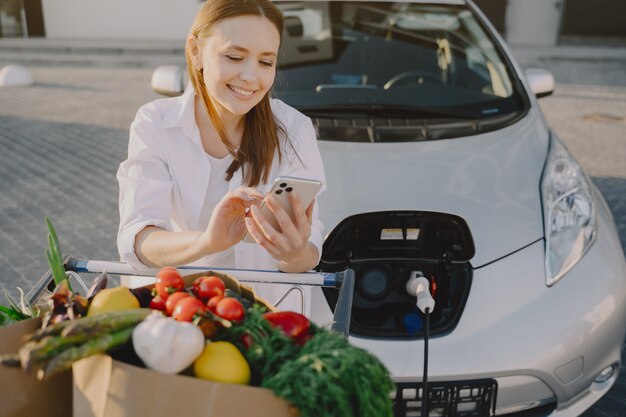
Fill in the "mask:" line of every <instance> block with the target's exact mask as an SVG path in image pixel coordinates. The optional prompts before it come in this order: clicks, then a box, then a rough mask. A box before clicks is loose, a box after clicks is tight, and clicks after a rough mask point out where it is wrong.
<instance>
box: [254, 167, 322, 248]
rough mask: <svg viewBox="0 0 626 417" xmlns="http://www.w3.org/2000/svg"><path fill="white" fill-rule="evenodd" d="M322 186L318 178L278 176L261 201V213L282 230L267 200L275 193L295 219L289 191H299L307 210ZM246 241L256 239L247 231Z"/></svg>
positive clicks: (277, 228)
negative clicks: (266, 202)
mask: <svg viewBox="0 0 626 417" xmlns="http://www.w3.org/2000/svg"><path fill="white" fill-rule="evenodd" d="M320 188H322V183H321V182H320V181H317V180H311V179H307V178H296V177H278V178H276V180H274V185H273V186H272V190H271V191H270V192H269V193H268V194H267V195H266V196H265V199H264V200H263V202H262V203H261V207H260V209H261V214H263V217H265V219H266V220H267V221H268V223H269V224H270V225H272V227H273V228H274V229H276V230H278V231H280V230H281V229H280V225H279V224H278V221H277V220H276V218H275V217H274V214H273V213H272V211H271V210H270V209H269V207H268V206H267V205H266V204H265V201H266V200H267V198H268V197H269V196H270V195H272V194H273V195H274V197H275V198H276V201H278V203H279V204H280V205H281V206H282V208H283V209H285V211H286V212H287V214H289V217H291V219H292V220H293V219H294V216H293V211H292V210H291V203H290V202H289V193H290V192H292V191H295V192H297V193H298V196H299V197H300V201H301V203H302V207H303V208H304V209H305V210H306V208H307V207H309V204H311V202H312V201H313V199H314V198H315V196H316V195H317V193H318V192H319V190H320ZM242 240H243V241H244V242H248V243H254V242H255V240H254V238H253V237H252V235H251V234H250V233H248V232H247V231H246V233H245V234H244V235H243V239H242Z"/></svg>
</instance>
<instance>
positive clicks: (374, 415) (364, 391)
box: [261, 329, 395, 417]
mask: <svg viewBox="0 0 626 417" xmlns="http://www.w3.org/2000/svg"><path fill="white" fill-rule="evenodd" d="M261 386H263V387H266V388H269V389H271V390H272V391H274V393H275V394H276V395H278V396H280V397H283V398H285V399H286V400H288V401H289V402H291V403H292V404H293V405H295V406H296V407H297V408H298V409H299V411H300V416H301V417H314V416H315V417H317V416H320V415H323V416H325V417H335V416H336V417H340V416H341V417H346V416H360V417H391V416H392V415H393V410H392V401H391V397H390V393H391V392H393V391H394V390H395V386H394V384H393V382H392V381H391V379H390V377H389V372H388V371H387V370H386V369H385V367H384V366H383V365H382V364H381V363H380V361H379V360H378V359H377V358H376V357H374V356H373V355H371V354H370V353H368V352H366V351H365V350H363V349H360V348H357V347H354V346H352V345H350V344H349V343H348V341H347V340H345V339H344V337H343V336H341V335H339V334H336V333H331V332H329V331H327V330H324V329H318V331H317V332H316V334H315V335H314V336H313V337H312V338H311V340H309V341H308V342H307V343H306V344H305V345H304V347H303V348H302V350H301V351H300V352H299V353H298V355H297V356H296V357H295V358H293V359H292V360H290V361H287V362H285V363H284V364H283V365H282V366H280V368H279V369H278V371H277V372H276V373H275V374H273V375H268V376H267V377H266V378H264V379H263V381H262V383H261Z"/></svg>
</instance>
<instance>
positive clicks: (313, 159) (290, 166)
mask: <svg viewBox="0 0 626 417" xmlns="http://www.w3.org/2000/svg"><path fill="white" fill-rule="evenodd" d="M287 134H288V136H289V140H290V142H291V146H292V149H290V147H289V146H288V147H287V149H286V151H285V158H286V160H287V166H286V170H285V171H284V172H281V175H287V176H292V177H300V178H309V179H314V180H318V181H320V182H321V183H322V188H320V191H319V192H318V193H317V196H316V198H315V203H314V205H313V216H312V223H311V236H310V237H309V242H311V243H313V244H314V245H315V246H316V247H317V251H318V255H319V257H318V259H317V261H318V262H319V260H320V258H321V256H322V245H323V244H324V225H323V224H322V222H321V221H320V219H319V204H318V198H319V196H320V194H321V193H322V192H323V191H324V190H325V189H326V176H325V175H324V165H323V163H322V157H321V155H320V150H319V147H318V145H317V135H316V133H315V128H314V127H313V123H312V122H311V119H309V118H308V117H304V121H303V123H302V125H301V127H300V129H299V130H298V131H297V132H296V133H295V134H291V133H290V132H287ZM294 151H295V152H294Z"/></svg>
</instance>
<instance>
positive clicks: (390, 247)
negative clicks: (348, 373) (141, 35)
mask: <svg viewBox="0 0 626 417" xmlns="http://www.w3.org/2000/svg"><path fill="white" fill-rule="evenodd" d="M277 4H278V6H279V7H280V8H281V9H282V10H283V11H284V14H285V16H286V27H285V32H284V35H283V44H282V46H281V51H282V56H281V57H280V61H281V62H282V64H281V65H282V67H281V68H280V71H279V76H278V77H277V81H276V85H275V92H274V94H275V96H277V97H279V98H281V99H282V100H284V101H285V102H287V103H288V104H290V105H292V106H294V107H296V108H298V109H299V110H300V111H302V112H303V113H305V114H307V115H308V116H309V117H311V119H312V120H313V123H314V125H315V127H316V129H317V133H318V139H319V146H320V149H321V152H322V156H323V161H324V165H325V168H326V178H327V181H328V188H327V189H326V191H325V192H324V193H323V194H322V196H321V197H320V200H319V204H320V207H321V211H320V215H321V219H322V221H323V223H324V225H325V227H326V230H327V231H328V235H327V238H326V241H325V244H324V251H323V255H322V261H321V263H320V265H319V266H318V269H319V270H320V271H340V270H343V269H346V268H351V269H353V270H354V271H355V274H356V275H355V276H356V284H355V290H354V294H353V300H352V310H351V321H350V340H351V342H352V343H353V344H355V345H358V346H361V347H363V348H365V349H367V350H369V351H371V352H373V353H374V354H376V355H377V356H378V357H379V358H380V359H381V360H382V361H383V362H384V363H385V365H386V366H387V367H388V369H389V370H390V372H391V374H392V376H393V378H394V380H395V381H396V382H397V384H398V392H397V395H396V396H395V413H396V415H398V416H404V415H406V416H411V415H420V413H421V395H422V394H421V381H422V377H423V369H424V348H425V340H424V339H425V326H424V324H425V323H424V322H425V320H424V319H425V316H424V314H423V313H422V312H421V311H418V309H417V307H416V297H415V295H414V294H409V293H407V290H406V283H407V281H408V280H409V278H410V277H411V276H414V277H418V276H422V275H423V276H424V277H426V279H427V280H428V281H429V282H430V287H431V292H433V293H434V301H435V307H434V309H433V310H432V312H431V314H430V316H429V322H430V326H429V332H430V342H429V352H430V353H429V355H428V381H429V393H430V394H429V397H430V400H429V401H430V404H429V412H430V415H431V416H434V415H443V416H470V415H471V416H475V415H494V414H495V415H507V414H513V413H520V414H515V416H531V415H532V416H548V415H550V416H576V415H579V414H581V413H582V412H584V411H585V410H586V409H587V408H589V407H590V406H591V405H592V404H593V403H594V402H596V401H597V400H598V399H599V398H600V397H602V396H603V395H604V394H605V393H606V392H607V391H608V390H609V389H611V387H612V386H613V384H614V383H615V381H616V379H617V377H618V374H619V370H620V365H621V364H620V360H621V359H620V352H621V349H622V343H623V341H624V336H625V333H626V263H625V261H624V254H623V251H622V247H621V245H620V242H619V239H618V236H617V233H616V228H615V225H614V221H613V218H612V216H611V213H610V211H609V209H608V208H607V205H606V203H605V201H604V199H603V197H602V195H601V194H600V193H599V192H598V190H597V189H596V187H595V186H594V185H593V184H592V182H591V181H590V180H589V178H588V177H587V176H586V175H585V173H584V172H583V171H582V170H581V168H580V166H579V165H578V164H577V162H576V161H575V160H574V158H573V157H572V155H571V154H570V153H569V152H568V150H567V149H566V147H565V146H564V145H563V143H562V142H561V141H560V140H559V139H558V137H556V135H555V134H554V132H553V131H552V130H550V128H549V127H548V126H547V125H546V122H545V120H544V117H543V116H542V113H541V110H540V108H539V106H538V104H537V100H536V98H537V97H541V96H544V95H549V94H551V93H552V90H553V88H554V80H553V78H552V76H551V74H550V73H549V72H547V71H543V70H539V69H536V70H527V71H526V72H523V71H522V70H521V69H520V68H519V66H518V65H517V64H516V63H515V61H514V59H513V57H512V56H511V53H510V51H509V50H508V48H507V46H506V45H505V44H504V42H503V40H502V39H501V38H500V37H499V36H498V34H497V33H496V31H495V29H494V28H493V27H492V26H491V25H490V24H489V22H487V20H486V19H485V17H484V16H483V15H482V13H481V12H480V11H479V10H478V8H477V7H476V6H475V5H474V4H473V3H471V2H470V1H465V0H431V1H427V2H426V1H425V2H421V1H418V2H369V1H362V2H358V1H354V2H353V1H330V2H329V1H312V2H307V1H302V2H301V1H285V2H282V1H279V2H277ZM166 72H167V71H165V73H164V71H161V72H159V71H157V73H155V78H154V79H153V81H154V82H155V83H154V86H155V87H156V88H157V89H159V90H161V91H167V90H170V92H172V91H171V90H174V89H176V88H174V87H167V83H166V82H164V80H167V79H170V80H171V79H172V77H171V75H172V74H173V73H172V74H170V77H169V78H168V75H167V74H166ZM180 74H181V73H180V72H178V73H177V74H176V77H177V78H176V82H175V83H171V84H170V85H173V86H176V87H177V88H180V86H182V85H183V84H182V82H181V81H180ZM159 80H160V81H159ZM319 291H321V290H319ZM318 295H319V294H318ZM312 300H313V303H314V305H313V310H314V311H315V314H314V318H315V319H316V320H318V321H320V322H328V321H329V320H331V319H332V310H333V308H334V307H335V305H336V302H337V291H336V290H333V289H324V297H321V296H318V297H313V298H312Z"/></svg>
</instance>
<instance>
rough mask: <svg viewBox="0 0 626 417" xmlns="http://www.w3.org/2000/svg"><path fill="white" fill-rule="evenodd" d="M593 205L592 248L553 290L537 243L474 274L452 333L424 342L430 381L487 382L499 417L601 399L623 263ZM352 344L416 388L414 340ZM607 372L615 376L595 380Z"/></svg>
mask: <svg viewBox="0 0 626 417" xmlns="http://www.w3.org/2000/svg"><path fill="white" fill-rule="evenodd" d="M596 201H597V203H598V237H597V240H596V242H595V244H594V245H593V247H592V248H591V249H590V250H589V251H588V253H587V254H586V255H585V257H584V258H583V259H582V260H581V261H580V262H579V263H578V264H577V265H576V266H575V267H574V268H573V269H572V270H571V271H570V272H569V273H568V274H567V275H566V276H565V277H564V278H563V279H562V280H561V281H560V282H559V283H557V284H556V285H554V286H553V287H550V288H549V287H547V286H546V283H545V273H544V266H543V265H544V264H543V259H544V243H543V241H538V242H536V243H534V244H532V245H530V246H528V247H526V248H525V249H523V250H521V251H519V252H516V253H514V254H512V255H510V256H508V257H506V258H503V259H501V260H499V261H498V262H495V263H492V264H490V265H487V266H484V267H482V268H479V269H476V270H475V272H474V278H473V283H472V288H471V290H470V295H469V298H468V300H467V304H466V306H465V310H464V311H463V315H462V317H461V320H460V321H459V323H458V325H457V327H456V328H455V329H454V330H453V331H452V332H450V333H449V334H447V335H443V336H439V337H435V338H432V339H431V341H430V348H429V350H430V353H429V364H428V368H429V380H430V381H458V380H469V379H478V378H494V379H496V380H497V381H498V387H499V388H498V399H497V406H496V414H500V415H501V414H506V413H513V412H517V411H521V410H524V409H531V408H536V407H538V406H540V405H542V404H549V403H556V409H554V411H552V413H551V415H553V416H575V415H579V414H581V413H582V412H583V411H584V410H586V409H587V408H589V407H590V406H591V405H592V404H593V403H594V402H595V401H597V400H598V399H599V398H601V397H602V396H603V395H604V394H605V393H606V392H608V390H609V389H610V388H611V387H612V385H613V384H614V382H615V380H616V379H617V375H618V373H619V368H620V354H621V347H622V343H623V342H624V336H625V333H626V263H625V262H624V254H623V251H622V248H621V245H620V243H619V239H618V237H617V235H616V232H615V226H614V224H613V219H612V217H611V215H610V212H609V211H608V208H607V207H606V204H605V203H604V200H603V199H602V198H601V197H600V198H597V199H596ZM435 308H436V307H435ZM350 340H351V342H352V343H353V344H355V345H357V346H361V347H363V348H365V349H367V350H369V351H370V352H372V353H374V354H375V355H377V356H378V357H379V358H380V359H381V360H382V361H383V362H384V363H385V365H386V366H387V367H388V369H389V370H390V372H391V374H392V375H393V377H394V378H395V380H396V381H399V382H408V381H420V380H421V370H422V369H423V362H422V360H423V342H422V341H421V340H416V341H406V340H404V341H393V340H380V339H367V338H362V337H351V338H350ZM608 366H613V367H614V368H615V372H614V375H613V376H612V377H611V378H609V379H608V380H607V381H605V382H603V383H596V382H594V379H595V378H596V377H597V376H598V375H599V374H600V372H601V371H602V370H603V369H605V368H606V367H608Z"/></svg>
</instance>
